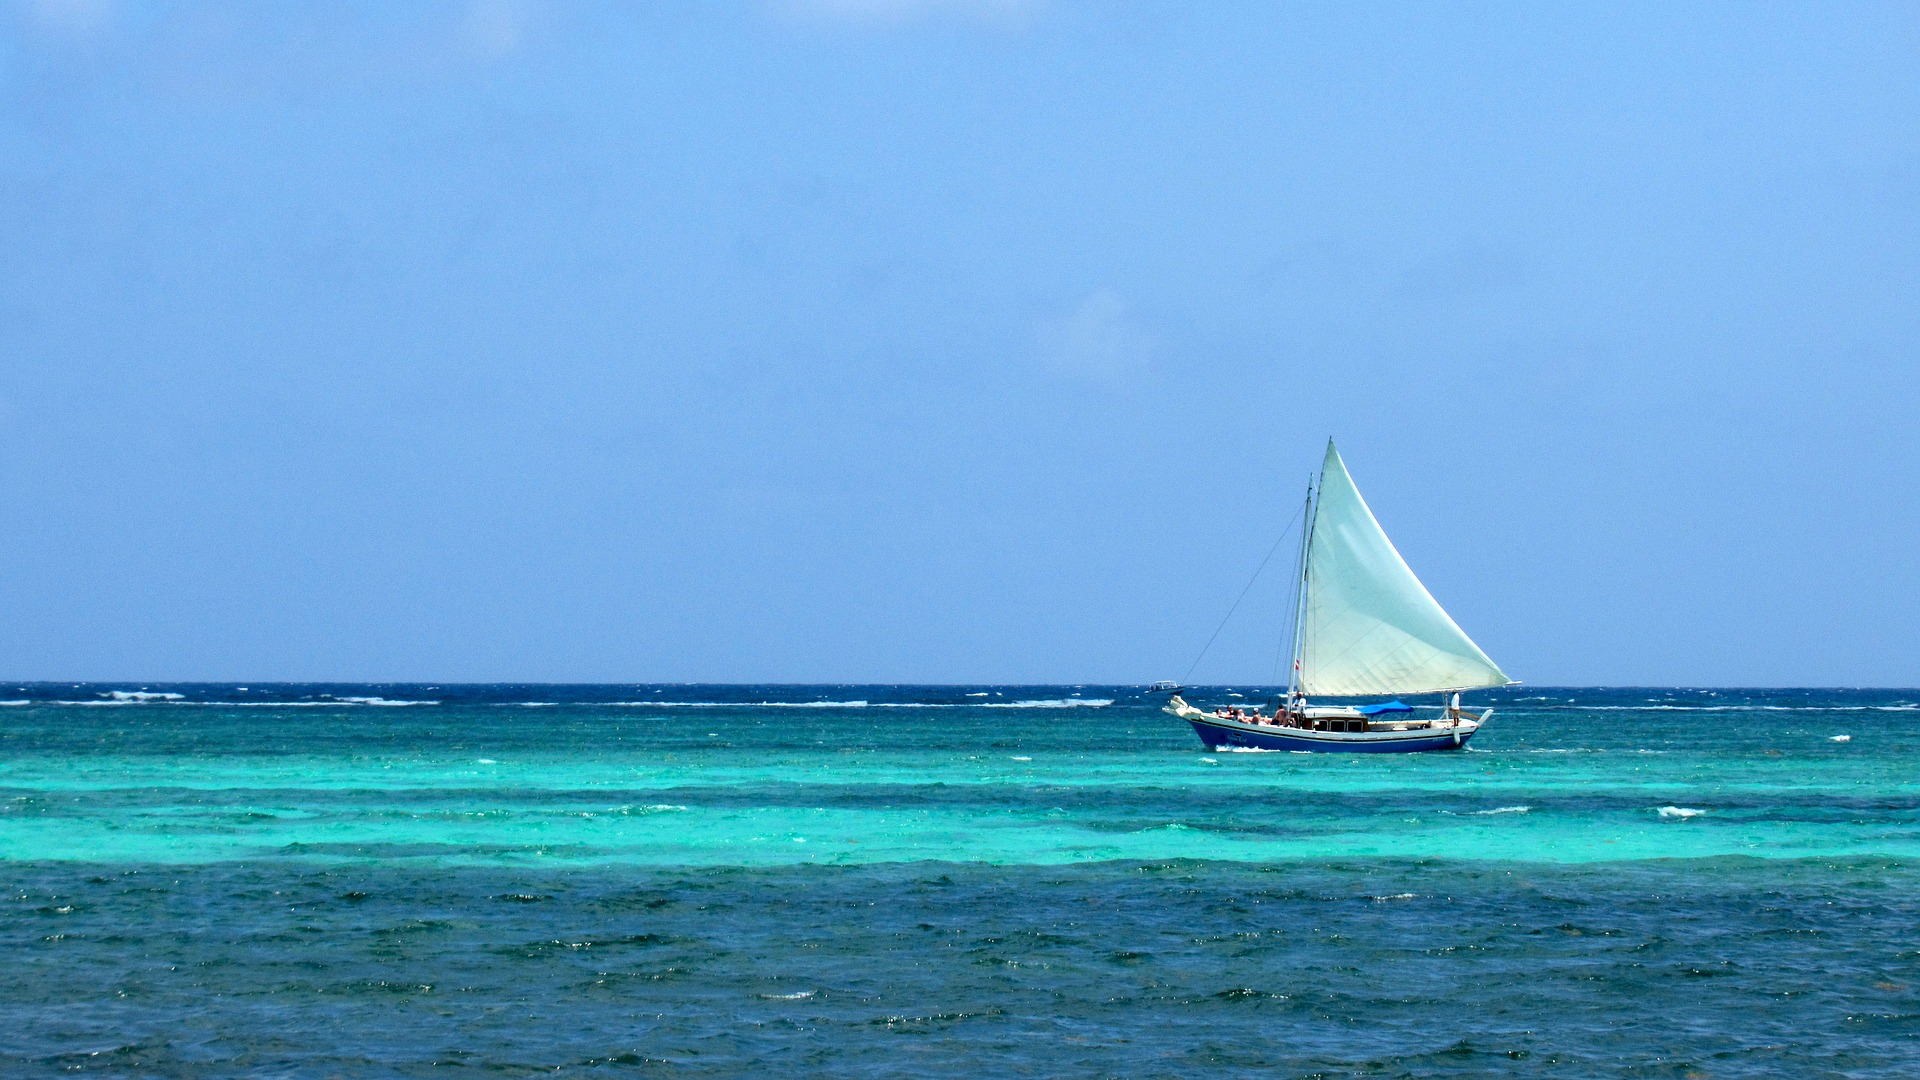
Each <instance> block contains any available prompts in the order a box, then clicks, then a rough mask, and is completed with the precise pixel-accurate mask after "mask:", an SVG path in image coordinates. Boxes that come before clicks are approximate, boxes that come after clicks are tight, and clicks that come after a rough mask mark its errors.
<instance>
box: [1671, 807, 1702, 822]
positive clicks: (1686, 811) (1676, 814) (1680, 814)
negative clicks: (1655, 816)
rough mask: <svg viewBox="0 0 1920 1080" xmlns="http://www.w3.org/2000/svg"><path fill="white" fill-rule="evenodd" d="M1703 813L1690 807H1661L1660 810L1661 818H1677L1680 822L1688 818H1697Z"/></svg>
mask: <svg viewBox="0 0 1920 1080" xmlns="http://www.w3.org/2000/svg"><path fill="white" fill-rule="evenodd" d="M1704 813H1706V811H1705V810H1695V809H1694V808H1693V807H1691V806H1663V807H1661V808H1660V816H1661V817H1663V818H1678V819H1679V820H1681V821H1685V820H1686V819H1688V818H1693V817H1699V816H1700V815H1701V814H1704Z"/></svg>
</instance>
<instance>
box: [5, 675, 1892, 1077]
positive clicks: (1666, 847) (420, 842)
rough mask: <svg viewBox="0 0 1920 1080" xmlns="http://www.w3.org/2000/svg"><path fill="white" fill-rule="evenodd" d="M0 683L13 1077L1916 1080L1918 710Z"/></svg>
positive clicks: (1716, 702) (1524, 695)
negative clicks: (1381, 723)
mask: <svg viewBox="0 0 1920 1080" xmlns="http://www.w3.org/2000/svg"><path fill="white" fill-rule="evenodd" d="M1234 692H1242V693H1247V694H1249V695H1251V694H1253V693H1254V691H1251V690H1243V691H1230V690H1228V689H1226V688H1219V689H1216V690H1213V691H1211V692H1200V693H1197V694H1194V695H1192V696H1193V697H1196V698H1198V699H1199V700H1203V701H1230V700H1235V699H1233V698H1231V697H1229V696H1228V695H1229V694H1230V693H1234ZM165 694H175V695H179V696H178V698H171V699H170V698H164V697H157V696H156V695H165ZM0 700H7V701H10V702H23V703H24V704H9V705H8V706H6V707H0V806H3V807H4V812H0V858H4V859H5V860H6V861H5V862H4V863H0V886H3V887H4V890H5V892H4V896H5V902H4V905H3V906H0V949H4V959H5V961H6V962H5V963H3V964H0V1005H3V1006H4V1010H5V1011H4V1015H5V1016H6V1017H7V1019H8V1023H7V1024H6V1025H4V1028H3V1029H0V1062H3V1063H4V1066H5V1068H4V1071H5V1072H6V1073H7V1074H9V1075H28V1076H31V1075H56V1074H71V1073H76V1072H77V1073H82V1074H85V1073H107V1074H117V1075H138V1076H149V1075H158V1076H226V1075H272V1076H336V1075H338V1076H426V1075H435V1076H442V1075H448V1074H449V1073H450V1071H451V1072H452V1073H453V1074H458V1073H459V1072H460V1071H461V1070H467V1071H477V1072H485V1073H489V1074H495V1073H503V1074H507V1075H514V1074H519V1073H525V1074H535V1073H539V1074H552V1073H556V1072H557V1073H559V1074H561V1075H571V1074H582V1073H613V1074H634V1075H672V1076H702V1077H704V1076H737V1075H754V1076H760V1075H818V1076H875V1077H880V1076H889V1077H890V1076H951V1075H973V1074H975V1073H978V1072H981V1071H983V1070H993V1071H999V1072H1006V1073H1010V1074H1013V1075H1033V1076H1216V1075H1256V1074H1257V1075H1261V1076H1272V1075H1279V1076H1328V1077H1333V1076H1489V1075H1514V1076H1536V1075H1553V1076H1609V1077H1612V1076H1659V1077H1665V1076H1672V1077H1689V1076H1694V1077H1738V1076H1753V1077H1758V1076H1769V1077H1771V1076H1911V1075H1920V1041H1917V1040H1920V991H1916V987H1920V903H1916V901H1915V897H1916V895H1917V893H1916V886H1920V872H1917V871H1916V867H1920V780H1917V779H1916V775H1917V774H1916V771H1915V769H1914V765H1915V764H1916V763H1917V762H1920V729H1917V728H1916V727H1915V724H1916V721H1917V720H1920V694H1916V693H1915V692H1913V691H1848V690H1807V691H1708V690H1591V689H1574V690H1558V689H1541V688H1513V689H1511V690H1508V691H1502V692H1497V693H1489V694H1486V695H1483V700H1482V702H1481V703H1482V704H1492V705H1493V706H1494V707H1495V710H1496V711H1495V715H1494V718H1493V720H1492V722H1491V723H1490V724H1489V725H1488V727H1487V729H1486V730H1485V731H1484V732H1483V733H1482V735H1481V736H1480V737H1479V738H1477V739H1476V740H1475V742H1474V744H1473V748H1472V749H1471V750H1469V751H1467V752H1462V753H1444V754H1425V755H1407V756H1379V755H1351V756H1348V755H1298V754H1210V753H1207V752H1205V751H1204V750H1203V749H1202V748H1201V746H1200V744H1199V743H1198V741H1197V740H1196V739H1195V738H1194V737H1193V735H1192V734H1191V732H1190V731H1188V730H1187V729H1186V727H1185V725H1183V724H1180V723H1179V722H1177V721H1175V720H1174V719H1173V718H1171V717H1168V716H1165V715H1164V714H1162V713H1160V712H1159V711H1158V709H1157V705H1158V700H1157V699H1154V698H1150V697H1147V696H1145V695H1143V694H1141V693H1140V692H1139V691H1138V690H1137V689H1136V688H1122V687H1085V686H1082V687H946V688H921V687H874V686H868V687H654V686H643V687H634V686H623V687H552V686H532V687H444V686H351V687H336V686H297V687H296V686H277V687H264V686H256V685H249V686H248V687H247V688H246V689H245V690H241V689H239V688H237V687H232V686H192V687H186V686H177V687H176V686H154V685H148V686H134V685H111V686H109V685H99V686H92V685H85V686H74V685H71V684H63V685H40V684H36V685H27V686H17V687H12V688H7V687H0ZM396 702H412V703H414V704H392V703H396ZM63 703H64V704H63Z"/></svg>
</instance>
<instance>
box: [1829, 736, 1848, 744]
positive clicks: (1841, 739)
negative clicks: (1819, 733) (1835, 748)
mask: <svg viewBox="0 0 1920 1080" xmlns="http://www.w3.org/2000/svg"><path fill="white" fill-rule="evenodd" d="M1827 741H1829V742H1852V741H1853V736H1851V735H1835V736H1833V737H1832V738H1830V739H1829V740H1827Z"/></svg>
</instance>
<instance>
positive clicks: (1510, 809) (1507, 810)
mask: <svg viewBox="0 0 1920 1080" xmlns="http://www.w3.org/2000/svg"><path fill="white" fill-rule="evenodd" d="M1532 812H1533V807H1531V806H1496V807H1494V808H1493V809H1491V810H1473V811H1469V813H1468V816H1469V817H1481V816H1484V815H1487V814H1527V813H1532Z"/></svg>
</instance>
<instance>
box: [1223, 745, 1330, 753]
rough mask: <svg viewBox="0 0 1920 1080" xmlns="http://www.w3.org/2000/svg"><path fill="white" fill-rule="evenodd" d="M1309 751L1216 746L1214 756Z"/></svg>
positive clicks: (1306, 751)
mask: <svg viewBox="0 0 1920 1080" xmlns="http://www.w3.org/2000/svg"><path fill="white" fill-rule="evenodd" d="M1312 752H1313V751H1311V750H1275V749H1272V748H1270V747H1265V746H1216V747H1214V748H1213V749H1212V750H1211V751H1209V753H1214V754H1310V753H1312Z"/></svg>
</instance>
